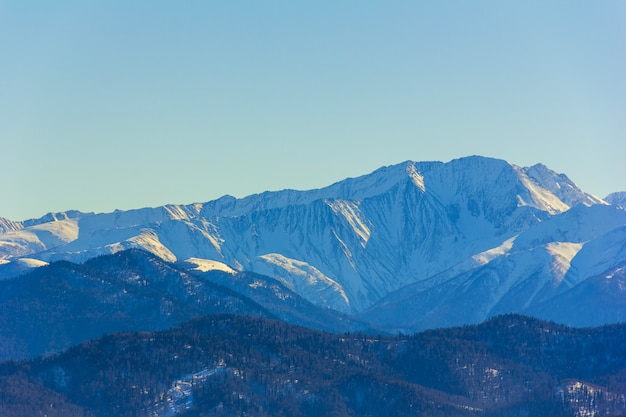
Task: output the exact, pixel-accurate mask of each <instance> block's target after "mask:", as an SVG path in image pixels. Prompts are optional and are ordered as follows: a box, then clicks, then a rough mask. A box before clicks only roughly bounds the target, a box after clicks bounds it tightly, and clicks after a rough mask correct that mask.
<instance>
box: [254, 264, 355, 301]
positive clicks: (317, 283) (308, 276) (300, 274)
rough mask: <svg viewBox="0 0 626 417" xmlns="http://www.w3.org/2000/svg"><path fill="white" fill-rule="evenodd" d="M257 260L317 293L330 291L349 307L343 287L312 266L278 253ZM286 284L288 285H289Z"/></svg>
mask: <svg viewBox="0 0 626 417" xmlns="http://www.w3.org/2000/svg"><path fill="white" fill-rule="evenodd" d="M259 259H262V260H264V261H266V262H268V263H270V264H272V265H275V266H277V267H279V268H280V269H282V270H284V271H286V272H287V273H288V274H289V275H291V276H293V277H297V278H300V280H301V281H302V282H303V283H304V284H306V285H307V286H309V287H315V288H318V290H317V291H318V292H319V291H324V290H327V289H331V290H332V291H333V292H334V293H336V294H338V295H339V296H340V297H341V298H342V299H343V301H344V302H345V304H346V305H348V306H349V305H350V300H349V299H348V296H347V295H346V293H345V291H344V290H343V287H342V286H341V285H340V284H339V283H337V282H336V281H335V280H333V279H331V278H329V277H327V276H326V275H324V274H323V273H322V272H320V271H319V270H318V269H317V268H315V267H314V266H312V265H309V264H308V263H306V262H303V261H298V260H296V259H290V258H287V257H286V256H283V255H281V254H279V253H268V254H266V255H261V256H259ZM287 284H288V285H289V283H287Z"/></svg>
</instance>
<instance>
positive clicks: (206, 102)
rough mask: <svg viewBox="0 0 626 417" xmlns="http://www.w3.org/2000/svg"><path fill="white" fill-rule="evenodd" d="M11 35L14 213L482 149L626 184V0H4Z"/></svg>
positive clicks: (347, 172) (8, 84)
mask: <svg viewBox="0 0 626 417" xmlns="http://www.w3.org/2000/svg"><path fill="white" fill-rule="evenodd" d="M0 53H1V56H2V58H0V59H1V61H0V63H1V65H0V144H1V145H0V146H1V147H0V179H1V183H0V184H1V186H0V216H2V217H7V218H10V219H13V220H23V219H26V218H32V217H39V216H41V215H43V214H45V213H46V212H49V211H62V210H68V209H79V210H82V211H96V212H106V211H112V210H114V209H130V208H140V207H146V206H158V205H162V204H166V203H180V204H184V203H192V202H198V201H200V202H203V201H208V200H212V199H215V198H218V197H220V196H221V195H224V194H231V195H234V196H237V197H243V196H245V195H248V194H252V193H257V192H262V191H265V190H279V189H284V188H295V189H309V188H319V187H322V186H325V185H328V184H330V183H333V182H335V181H338V180H340V179H343V178H346V177H349V176H358V175H362V174H366V173H368V172H370V171H373V170H374V169H376V168H378V167H380V166H383V165H389V164H395V163H399V162H402V161H405V160H417V161H422V160H440V161H448V160H450V159H454V158H458V157H461V156H466V155H474V154H478V155H485V156H491V157H496V158H502V159H506V160H508V161H510V162H512V163H514V164H517V165H523V166H526V165H532V164H535V163H538V162H542V163H544V164H546V165H547V166H548V167H550V168H552V169H554V170H555V171H558V172H563V173H565V174H567V175H568V176H569V177H570V178H571V179H572V180H573V181H574V182H576V183H577V184H578V185H579V186H581V187H582V188H583V189H584V190H585V191H587V192H591V193H593V194H596V195H598V196H600V197H604V196H605V195H606V194H608V193H609V192H612V191H619V190H626V140H625V133H626V76H625V75H624V74H626V2H624V1H621V0H619V1H610V0H606V1H605V0H603V1H598V2H591V1H571V0H569V1H549V2H546V1H507V2H500V1H437V2H435V1H432V2H431V1H423V2H418V1H396V2H388V1H387V2H383V1H363V0H361V1H309V2H304V1H303V2H294V1H272V0H269V1H263V2H260V1H219V2H218V1H185V2H173V1H115V0H113V1H78V0H76V1H62V0H59V1H54V2H50V1H43V0H42V1H29V0H20V1H17V0H15V1H4V0H0Z"/></svg>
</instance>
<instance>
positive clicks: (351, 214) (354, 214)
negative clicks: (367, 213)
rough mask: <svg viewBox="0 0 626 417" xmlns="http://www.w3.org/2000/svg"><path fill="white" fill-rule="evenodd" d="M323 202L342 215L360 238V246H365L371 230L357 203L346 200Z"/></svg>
mask: <svg viewBox="0 0 626 417" xmlns="http://www.w3.org/2000/svg"><path fill="white" fill-rule="evenodd" d="M325 203H326V204H328V206H329V207H330V208H331V209H332V211H333V212H334V213H335V214H336V215H338V216H342V217H343V218H345V219H346V220H347V221H348V224H349V225H350V227H351V228H352V230H353V231H354V233H356V235H357V236H358V237H359V238H360V239H361V241H362V242H361V246H363V247H365V245H366V244H367V241H368V240H369V238H370V234H371V232H370V229H369V227H367V225H366V224H365V223H366V220H365V218H363V215H362V214H361V212H360V210H359V206H358V203H357V202H353V201H346V200H332V201H331V200H325Z"/></svg>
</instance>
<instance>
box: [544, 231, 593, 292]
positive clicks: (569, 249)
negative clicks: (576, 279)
mask: <svg viewBox="0 0 626 417" xmlns="http://www.w3.org/2000/svg"><path fill="white" fill-rule="evenodd" d="M583 245H584V243H573V242H550V243H548V244H547V245H546V246H545V248H546V250H547V251H548V253H549V254H550V256H552V259H553V260H552V263H551V264H550V270H551V271H552V285H553V286H554V287H557V286H558V285H560V284H561V282H562V281H563V277H565V274H567V272H568V271H569V270H570V267H571V262H572V259H574V256H576V254H577V253H578V252H579V251H580V250H581V249H582V248H583Z"/></svg>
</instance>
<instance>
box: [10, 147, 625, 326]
mask: <svg viewBox="0 0 626 417" xmlns="http://www.w3.org/2000/svg"><path fill="white" fill-rule="evenodd" d="M602 206H605V207H607V209H606V210H604V211H602V210H600V209H597V208H596V207H602ZM609 207H611V208H609ZM572 210H573V211H572ZM570 211H571V212H572V213H576V212H580V213H581V214H580V216H578V217H576V216H564V217H563V215H564V214H566V213H569V212H570ZM625 215H626V211H624V210H623V209H620V208H619V207H618V206H615V205H609V203H608V202H606V201H604V200H601V199H599V198H597V197H595V196H593V195H591V194H587V193H585V192H584V191H583V190H581V189H580V188H578V187H577V186H576V185H575V184H574V183H573V182H572V181H571V180H569V178H567V176H565V175H564V174H557V173H555V172H554V171H551V170H550V169H549V168H547V167H545V166H544V165H542V164H537V165H534V166H532V167H526V168H524V167H519V166H516V165H514V164H511V163H509V162H507V161H503V160H498V159H493V158H485V157H480V156H471V157H466V158H460V159H456V160H453V161H450V162H447V163H443V162H413V161H406V162H403V163H400V164H395V165H390V166H386V167H382V168H379V169H377V170H375V171H374V172H372V173H370V174H367V175H363V176H359V177H355V178H348V179H346V180H343V181H339V182H336V183H334V184H331V185H329V186H327V187H323V188H320V189H316V190H309V191H295V190H283V191H272V192H265V193H261V194H255V195H251V196H248V197H244V198H242V199H236V198H234V197H230V196H224V197H222V198H219V199H217V200H213V201H210V202H207V203H195V204H189V205H166V206H161V207H157V208H144V209H137V210H129V211H116V212H113V213H105V214H89V215H84V216H82V215H81V214H78V213H77V212H72V213H71V214H70V215H58V216H57V217H54V216H52V217H53V218H54V219H53V221H50V222H40V223H37V224H34V223H33V224H32V225H30V226H27V227H24V228H22V229H19V230H10V231H5V232H4V233H0V259H2V260H3V261H0V262H4V265H0V277H3V276H4V277H5V278H6V277H9V276H11V268H13V270H18V268H16V267H15V263H16V262H19V261H20V259H24V258H28V259H33V260H34V261H32V262H31V263H32V264H35V263H36V262H52V261H55V260H61V259H67V260H71V261H73V262H84V261H86V260H87V259H89V258H91V257H94V256H97V255H102V254H107V253H114V252H117V251H120V250H124V249H129V248H135V247H137V248H142V249H144V250H147V251H149V252H151V253H154V254H156V255H157V256H159V257H161V258H162V259H164V260H166V261H169V262H175V261H178V262H182V261H186V260H189V259H198V260H199V262H204V261H203V260H207V261H210V262H214V263H216V264H221V265H226V266H227V267H228V268H230V269H233V270H237V271H251V272H256V273H259V274H262V275H267V276H270V277H272V278H274V279H277V280H278V281H280V282H281V283H282V284H283V285H285V286H286V287H287V288H289V289H291V290H292V291H295V292H296V293H298V294H300V295H301V296H303V297H304V298H305V299H307V300H309V301H310V302H313V303H314V304H316V305H318V306H321V307H324V308H331V309H334V310H338V311H342V312H346V313H353V314H354V313H363V312H365V311H367V310H368V309H371V308H373V307H374V306H376V305H377V303H379V302H381V300H382V299H384V297H386V296H388V295H389V294H392V293H393V292H395V291H402V290H403V289H409V288H411V289H412V290H411V291H413V290H415V289H416V288H420V286H424V285H426V284H428V283H429V282H438V281H437V280H438V279H439V280H441V279H444V277H446V276H448V275H449V278H454V277H457V282H458V284H457V285H454V286H452V287H448V289H446V290H445V291H446V294H445V295H442V297H443V298H444V299H449V300H452V299H455V297H457V296H460V294H457V295H454V293H455V292H458V291H465V290H463V289H462V288H464V287H463V286H467V285H472V284H471V283H472V282H474V281H476V280H477V279H478V276H477V275H475V272H476V271H479V270H484V271H487V270H488V268H491V271H490V272H489V276H492V278H493V279H492V280H491V284H490V285H491V286H490V287H488V288H485V291H486V292H485V291H483V292H481V294H483V295H481V296H480V297H479V296H478V295H476V297H479V298H477V299H475V300H473V302H474V303H477V305H481V306H482V307H481V309H482V310H481V309H479V310H481V311H486V312H487V311H488V310H490V308H488V306H489V305H492V304H494V303H495V304H497V302H498V301H499V299H500V298H502V297H503V296H505V295H506V294H507V293H508V294H509V296H512V293H510V291H509V289H507V288H515V287H518V288H520V292H519V293H518V294H517V296H518V297H520V298H521V300H519V302H518V303H517V304H519V305H521V306H524V308H528V307H530V306H532V305H533V303H535V302H538V300H539V299H536V300H535V292H537V291H543V290H540V289H541V288H548V287H546V286H549V285H555V286H556V287H559V288H557V290H556V291H552V290H550V291H548V292H547V294H551V295H553V296H556V295H557V294H558V293H560V292H561V291H564V290H566V289H568V288H571V287H572V286H573V285H575V282H574V281H571V282H570V281H568V280H564V279H562V278H563V277H565V276H572V275H571V273H570V275H567V274H568V272H569V271H570V268H571V265H578V266H580V265H583V264H581V263H580V262H579V260H578V258H577V256H578V255H579V254H585V253H586V252H588V251H585V250H583V249H584V247H585V245H587V244H588V241H589V239H583V238H582V237H583V236H586V235H585V230H587V229H592V230H602V231H603V233H604V235H607V236H606V237H604V235H599V234H595V235H593V236H592V238H593V240H594V241H597V242H604V243H603V244H604V245H609V244H610V242H612V241H611V238H609V237H608V234H610V233H611V232H612V230H613V229H615V228H617V227H620V226H621V225H623V224H626V220H625ZM564 219H565V220H564ZM581 219H582V220H581ZM559 222H561V223H563V222H564V224H563V225H561V226H559ZM606 224H609V225H611V227H612V228H613V229H611V230H608V229H607V227H605V226H604V225H606ZM7 227H8V226H7ZM534 235H542V236H535V237H533V238H530V237H529V236H534ZM524 239H526V245H527V246H528V248H527V251H531V252H533V251H534V253H536V254H538V255H539V256H535V257H533V256H527V255H526V253H525V252H524V251H522V250H518V249H520V245H521V244H522V242H523V241H524ZM611 244H613V245H614V242H613V243H611ZM598 245H599V246H602V244H601V243H596V246H598ZM607 250H609V249H608V248H607ZM531 252H528V253H531ZM596 252H597V253H598V254H599V255H598V256H600V257H601V256H603V255H601V254H602V250H597V251H596ZM605 252H606V251H605ZM613 252H614V253H615V256H614V257H613V258H607V257H604V258H602V259H600V258H598V262H600V263H602V264H603V265H604V266H606V267H607V268H605V269H606V270H608V269H610V268H609V267H610V266H611V265H608V264H611V263H614V264H617V263H619V262H620V261H621V260H622V259H621V258H620V257H621V256H623V255H622V252H619V251H617V252H616V251H613ZM615 257H617V259H614V258H615ZM593 262H594V260H593V259H592V257H590V256H588V257H587V261H586V263H584V265H583V266H584V267H582V268H578V269H579V270H581V271H582V275H581V276H580V277H579V278H577V280H578V281H581V280H584V279H588V278H590V277H591V276H592V275H591V272H593V275H594V276H595V275H597V274H598V273H599V272H598V270H599V267H595V266H594V265H592V264H593ZM12 264H13V265H12ZM26 264H27V265H30V264H29V263H28V262H27V263H26ZM496 265H502V267H506V268H508V270H510V271H517V272H515V273H516V274H517V275H516V277H517V278H516V279H518V281H519V282H512V281H506V280H503V279H500V278H499V275H502V274H500V273H499V272H498V270H497V268H495V267H496ZM506 265H509V266H506ZM486 268H487V269H486ZM532 271H539V275H538V276H537V277H535V278H534V279H535V281H536V282H535V283H531V282H530V281H529V280H528V277H527V276H525V275H527V274H529V273H532ZM502 273H504V272H502ZM446 274H447V275H446ZM472 274H474V275H472ZM437 277H440V278H437ZM463 277H465V278H463ZM446 279H447V278H446ZM578 281H577V282H578ZM477 282H478V281H477ZM522 287H523V288H525V289H524V290H523V291H521V288H522ZM432 290H434V288H433V289H432ZM449 291H452V293H450V292H449ZM544 292H545V291H544ZM433 294H434V293H433ZM476 294H478V293H476ZM416 295H417V294H416ZM486 299H489V301H485V300H486ZM534 300H535V301H534ZM514 311H516V310H514ZM504 312H506V311H504ZM480 318H481V319H484V318H486V316H481V317H480ZM426 321H428V319H426Z"/></svg>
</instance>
